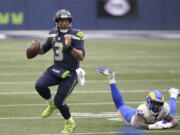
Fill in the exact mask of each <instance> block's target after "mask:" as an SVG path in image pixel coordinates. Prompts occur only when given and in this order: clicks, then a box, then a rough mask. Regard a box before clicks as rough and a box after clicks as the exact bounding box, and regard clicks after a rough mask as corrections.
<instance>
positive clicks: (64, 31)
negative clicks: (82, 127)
mask: <svg viewBox="0 0 180 135" xmlns="http://www.w3.org/2000/svg"><path fill="white" fill-rule="evenodd" d="M53 20H54V23H55V26H56V27H55V28H54V29H52V30H51V31H50V32H49V37H48V38H47V40H46V42H45V43H44V44H42V45H41V48H40V51H39V53H38V54H45V53H46V52H48V51H49V50H50V49H52V50H53V52H54V63H53V64H52V65H51V66H49V67H48V68H47V70H46V71H45V72H44V73H43V74H42V76H40V78H39V79H38V80H37V81H36V84H35V88H36V91H37V92H38V93H39V95H40V96H41V97H42V98H44V99H45V100H46V101H47V103H48V106H47V108H46V109H45V110H44V111H43V112H42V114H41V116H42V117H43V118H46V117H48V116H50V115H51V113H52V112H53V111H54V110H55V109H58V110H59V111H60V113H61V115H62V116H63V118H64V119H65V125H64V129H63V130H62V132H61V133H64V134H66V133H71V132H72V131H73V129H74V128H75V127H76V124H75V121H74V120H73V118H72V116H71V113H70V110H69V107H68V105H67V104H66V98H67V97H68V96H69V95H70V94H71V92H72V90H73V89H74V87H75V86H76V84H77V83H78V74H77V72H76V71H77V70H78V69H79V67H80V61H82V60H83V59H84V56H85V50H84V39H83V33H82V32H81V31H80V30H77V29H74V28H72V20H73V18H72V16H71V13H70V12H69V11H67V10H64V9H62V10H59V11H57V12H56V13H55V15H54V18H53ZM54 85H58V88H57V93H56V94H55V96H54V98H53V97H52V95H51V92H50V89H49V87H50V86H54Z"/></svg>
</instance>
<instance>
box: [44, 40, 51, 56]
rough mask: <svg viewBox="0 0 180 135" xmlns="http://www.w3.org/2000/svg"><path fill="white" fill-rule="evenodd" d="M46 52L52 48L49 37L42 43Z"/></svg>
mask: <svg viewBox="0 0 180 135" xmlns="http://www.w3.org/2000/svg"><path fill="white" fill-rule="evenodd" d="M42 48H43V50H44V52H45V53H46V52H48V51H49V50H50V49H51V48H52V43H51V38H48V39H47V40H46V42H45V43H44V44H43V45H42Z"/></svg>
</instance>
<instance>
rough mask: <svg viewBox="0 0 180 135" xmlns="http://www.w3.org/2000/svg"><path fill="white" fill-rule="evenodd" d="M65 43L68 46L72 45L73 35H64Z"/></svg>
mask: <svg viewBox="0 0 180 135" xmlns="http://www.w3.org/2000/svg"><path fill="white" fill-rule="evenodd" d="M64 43H65V45H66V47H70V46H71V36H69V35H64Z"/></svg>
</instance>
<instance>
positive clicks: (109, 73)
mask: <svg viewBox="0 0 180 135" xmlns="http://www.w3.org/2000/svg"><path fill="white" fill-rule="evenodd" d="M97 70H98V71H99V72H100V73H102V74H104V75H106V76H107V77H108V78H109V79H113V78H114V74H115V73H114V71H113V70H109V69H107V68H106V67H103V66H99V67H97Z"/></svg>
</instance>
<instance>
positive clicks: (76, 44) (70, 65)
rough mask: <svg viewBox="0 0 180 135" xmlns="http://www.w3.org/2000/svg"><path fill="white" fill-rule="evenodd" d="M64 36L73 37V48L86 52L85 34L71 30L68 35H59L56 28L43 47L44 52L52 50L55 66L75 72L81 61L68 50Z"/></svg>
mask: <svg viewBox="0 0 180 135" xmlns="http://www.w3.org/2000/svg"><path fill="white" fill-rule="evenodd" d="M64 35H69V36H71V46H72V47H73V48H76V49H78V50H81V51H83V54H84V55H85V50H84V39H83V33H82V32H81V31H79V30H77V29H72V28H71V29H70V30H69V31H68V32H67V33H59V32H58V30H57V29H56V28H54V29H52V30H51V31H50V32H49V37H48V38H47V40H46V42H45V43H44V44H43V45H42V48H43V50H44V52H45V53H46V52H48V51H49V50H50V49H51V48H52V49H53V52H54V64H55V65H56V66H60V67H61V68H64V69H67V70H75V69H77V68H78V67H79V60H78V59H76V58H75V57H74V56H73V55H72V54H71V53H70V51H69V50H68V48H67V47H66V45H65V43H64Z"/></svg>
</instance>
